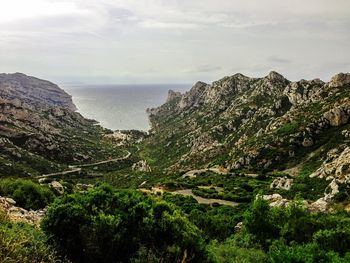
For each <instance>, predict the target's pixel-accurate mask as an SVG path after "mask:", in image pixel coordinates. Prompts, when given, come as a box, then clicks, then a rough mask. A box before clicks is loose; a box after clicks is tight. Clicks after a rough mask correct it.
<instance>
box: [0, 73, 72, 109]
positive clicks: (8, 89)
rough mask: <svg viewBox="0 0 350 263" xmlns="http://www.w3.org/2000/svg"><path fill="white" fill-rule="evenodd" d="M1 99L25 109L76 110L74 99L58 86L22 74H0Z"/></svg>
mask: <svg viewBox="0 0 350 263" xmlns="http://www.w3.org/2000/svg"><path fill="white" fill-rule="evenodd" d="M0 98H1V99H3V100H8V101H12V102H13V103H14V105H15V106H19V105H21V106H22V107H24V108H27V107H28V108H31V109H32V108H33V107H34V108H35V109H50V108H56V107H57V108H65V109H69V110H71V111H75V110H76V107H75V105H74V104H73V101H72V97H71V96H70V95H69V94H67V93H66V92H65V91H63V90H62V89H60V88H59V87H58V86H57V85H55V84H53V83H51V82H49V81H46V80H41V79H37V78H34V77H30V76H27V75H24V74H22V73H15V74H0Z"/></svg>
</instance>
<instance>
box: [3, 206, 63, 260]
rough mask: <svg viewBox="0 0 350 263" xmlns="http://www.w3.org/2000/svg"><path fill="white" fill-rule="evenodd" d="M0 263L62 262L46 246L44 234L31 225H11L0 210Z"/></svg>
mask: <svg viewBox="0 0 350 263" xmlns="http://www.w3.org/2000/svg"><path fill="white" fill-rule="evenodd" d="M0 262H4V263H5V262H8V263H12V262H13V263H14V262H23V263H36V262H38V263H39V262H40V263H41V262H48V263H49V262H63V261H62V260H58V257H57V256H56V252H55V250H54V248H53V247H51V246H48V245H47V244H46V236H45V235H44V233H43V232H42V231H41V230H40V229H38V228H36V227H34V226H31V225H28V224H23V223H11V222H10V221H9V220H8V218H7V217H6V215H5V214H4V212H3V211H2V210H0Z"/></svg>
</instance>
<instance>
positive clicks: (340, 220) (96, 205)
mask: <svg viewBox="0 0 350 263" xmlns="http://www.w3.org/2000/svg"><path fill="white" fill-rule="evenodd" d="M240 221H243V227H242V228H241V229H240V230H236V231H235V229H234V226H235V225H236V224H237V223H238V222H240ZM42 229H43V231H44V232H45V233H46V234H47V236H49V237H50V244H51V245H54V246H57V248H58V251H59V252H60V254H61V256H64V257H65V256H67V257H68V258H69V259H71V260H72V261H73V262H348V261H349V259H350V253H349V247H350V217H349V216H348V214H347V213H345V212H338V211H336V210H335V211H334V212H333V213H331V214H329V215H327V214H314V213H310V212H309V211H307V210H306V209H305V207H304V206H303V204H302V203H301V202H298V201H295V202H293V203H291V204H290V205H289V206H288V207H286V208H278V207H270V206H269V205H268V203H267V202H266V201H264V200H262V199H260V198H258V199H257V200H256V201H254V202H252V204H251V205H249V206H242V207H241V206H238V207H233V208H231V207H226V206H218V207H210V206H206V205H200V204H198V203H197V202H196V201H195V200H194V199H193V198H191V197H182V196H178V195H173V194H164V195H160V196H153V197H152V196H147V195H143V194H141V193H140V192H136V191H132V190H116V189H114V188H112V187H110V186H108V185H101V186H99V187H96V188H95V189H93V190H90V191H88V192H83V193H74V194H70V195H66V196H64V197H62V198H60V199H57V200H56V201H55V202H54V203H53V204H52V205H51V207H50V209H49V211H48V213H47V215H46V217H45V219H44V220H43V222H42Z"/></svg>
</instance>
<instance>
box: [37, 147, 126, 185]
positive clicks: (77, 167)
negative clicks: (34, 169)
mask: <svg viewBox="0 0 350 263" xmlns="http://www.w3.org/2000/svg"><path fill="white" fill-rule="evenodd" d="M126 151H127V154H126V155H125V156H123V157H119V158H114V159H108V160H104V161H100V162H96V163H88V164H81V165H69V167H70V168H71V169H70V170H67V171H62V172H56V173H50V174H43V175H40V176H37V177H36V178H37V179H42V178H47V177H52V176H62V175H67V174H72V173H80V172H81V170H82V168H83V167H91V166H98V165H101V164H106V163H112V162H118V161H122V160H126V159H128V158H129V157H130V156H131V152H129V151H128V150H126Z"/></svg>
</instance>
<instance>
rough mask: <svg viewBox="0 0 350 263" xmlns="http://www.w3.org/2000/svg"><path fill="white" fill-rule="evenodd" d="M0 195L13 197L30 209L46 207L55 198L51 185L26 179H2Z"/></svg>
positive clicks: (19, 203) (18, 203)
mask: <svg viewBox="0 0 350 263" xmlns="http://www.w3.org/2000/svg"><path fill="white" fill-rule="evenodd" d="M0 195H1V196H6V197H11V198H13V199H14V200H15V201H16V203H17V205H18V206H20V207H23V208H25V209H28V210H29V209H33V210H37V209H40V208H44V207H45V206H47V205H48V204H50V203H51V202H52V201H53V200H54V198H55V195H54V193H53V192H52V191H51V190H50V188H49V187H47V186H42V185H39V184H37V183H34V182H33V181H31V180H24V179H16V180H14V179H2V180H0Z"/></svg>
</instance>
